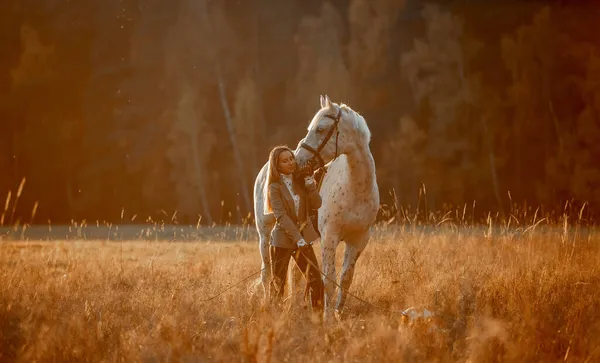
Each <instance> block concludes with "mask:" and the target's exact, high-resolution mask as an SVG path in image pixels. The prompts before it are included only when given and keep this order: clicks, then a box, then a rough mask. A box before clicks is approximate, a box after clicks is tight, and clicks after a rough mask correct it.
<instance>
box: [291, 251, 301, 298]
mask: <svg viewBox="0 0 600 363" xmlns="http://www.w3.org/2000/svg"><path fill="white" fill-rule="evenodd" d="M301 280H302V272H301V271H300V269H299V268H298V266H296V263H295V262H294V261H293V259H290V265H289V266H288V291H289V293H290V297H291V301H292V302H294V303H295V302H299V301H300V298H301V297H298V291H299V289H300V285H301Z"/></svg>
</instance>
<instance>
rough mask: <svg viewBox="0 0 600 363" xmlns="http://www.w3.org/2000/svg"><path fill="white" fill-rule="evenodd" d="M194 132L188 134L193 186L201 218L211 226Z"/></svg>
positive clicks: (195, 133)
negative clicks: (198, 198)
mask: <svg viewBox="0 0 600 363" xmlns="http://www.w3.org/2000/svg"><path fill="white" fill-rule="evenodd" d="M195 131H196V132H190V133H189V136H190V144H191V149H192V155H193V163H194V176H195V179H196V180H195V184H196V185H197V186H198V193H199V197H200V204H201V206H202V213H203V214H202V217H203V218H205V219H206V222H207V223H208V224H212V221H213V219H212V214H211V213H210V207H209V205H208V200H207V198H206V189H205V183H204V178H203V177H202V175H203V174H204V173H203V171H204V170H202V163H201V162H200V151H199V150H198V139H197V138H196V137H197V135H198V132H197V130H195Z"/></svg>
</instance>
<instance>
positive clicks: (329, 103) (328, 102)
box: [323, 95, 331, 107]
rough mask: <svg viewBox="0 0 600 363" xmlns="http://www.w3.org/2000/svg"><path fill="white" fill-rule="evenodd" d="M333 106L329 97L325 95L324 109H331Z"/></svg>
mask: <svg viewBox="0 0 600 363" xmlns="http://www.w3.org/2000/svg"><path fill="white" fill-rule="evenodd" d="M329 106H331V100H330V99H329V96H327V95H325V106H323V107H329Z"/></svg>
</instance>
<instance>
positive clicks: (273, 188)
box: [269, 183, 302, 243]
mask: <svg viewBox="0 0 600 363" xmlns="http://www.w3.org/2000/svg"><path fill="white" fill-rule="evenodd" d="M269 201H270V202H271V207H272V208H273V214H274V215H275V219H277V223H279V225H281V227H282V228H283V230H284V232H285V234H287V236H288V237H289V238H290V239H291V240H292V241H294V242H295V243H298V242H299V241H300V240H302V235H301V234H300V231H299V230H298V227H297V226H296V224H295V223H294V221H292V219H291V218H290V216H288V214H287V212H286V210H285V205H284V204H283V197H282V196H281V190H280V189H279V184H278V183H272V184H271V185H269Z"/></svg>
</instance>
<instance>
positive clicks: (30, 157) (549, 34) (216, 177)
mask: <svg viewBox="0 0 600 363" xmlns="http://www.w3.org/2000/svg"><path fill="white" fill-rule="evenodd" d="M2 4H3V5H1V6H0V7H1V8H2V10H1V11H0V43H1V44H2V56H1V57H0V126H1V127H0V150H1V152H0V202H1V203H2V206H3V207H4V205H5V204H6V205H7V206H8V205H10V208H3V210H4V209H8V210H6V211H5V213H4V219H3V224H9V223H10V224H13V223H17V222H19V221H20V223H30V224H46V223H49V222H50V223H53V224H55V223H69V222H70V221H73V220H76V221H81V220H87V222H88V223H92V222H93V223H96V222H95V221H97V220H98V221H100V222H101V223H102V222H103V221H107V222H119V221H123V220H126V221H127V222H128V223H145V222H149V221H159V220H167V221H177V222H178V223H189V224H196V223H197V222H198V220H199V218H200V216H201V220H200V222H201V223H202V224H213V223H217V224H221V223H240V222H251V221H252V186H253V183H254V178H255V176H256V174H257V173H258V171H259V169H260V168H261V167H262V165H263V164H264V163H265V162H266V161H267V157H268V152H269V150H270V149H271V148H272V147H273V146H275V145H278V144H288V145H289V146H291V147H295V146H296V144H297V143H298V141H299V140H300V139H301V138H302V137H303V136H304V135H305V133H306V126H307V124H308V122H309V120H310V119H311V118H312V116H313V115H314V114H315V113H316V112H317V111H318V109H319V96H320V95H321V94H323V95H325V94H327V95H329V97H330V98H331V99H332V100H333V101H334V102H343V103H346V104H348V105H349V106H350V107H352V108H353V109H354V110H356V111H358V112H359V113H360V114H361V115H363V116H364V117H365V119H366V121H367V122H368V124H369V127H370V129H371V132H372V134H373V137H372V141H371V150H372V152H373V155H374V157H375V162H376V165H377V175H378V184H379V188H380V192H381V200H382V211H389V213H388V212H385V213H381V215H382V219H386V218H389V217H390V216H391V215H393V214H395V213H396V211H398V210H400V209H401V210H403V211H413V212H412V213H414V211H415V210H417V208H419V207H420V206H421V205H426V208H427V209H426V210H428V211H440V212H443V211H445V210H454V209H457V210H463V208H464V206H468V210H469V211H473V212H472V213H473V216H472V218H473V220H474V221H477V220H481V219H482V218H485V216H486V215H488V213H499V214H501V215H508V214H510V213H511V211H513V210H515V209H520V210H529V209H531V210H532V211H533V210H536V209H537V208H539V210H540V213H541V214H544V213H545V214H548V215H552V214H553V213H554V214H555V215H558V214H560V213H563V210H564V209H565V208H567V209H569V210H570V211H571V210H572V213H573V214H579V213H580V212H581V211H582V208H583V211H584V212H585V217H584V218H588V219H590V220H591V219H593V218H594V216H595V215H597V213H598V211H599V210H600V207H599V206H600V38H599V37H598V19H600V6H597V5H593V4H592V3H591V2H564V1H562V2H560V1H554V2H542V1H500V0H499V1H466V0H464V1H429V2H424V1H415V0H406V1H398V0H349V1H341V0H336V1H316V0H288V1H277V0H245V1H240V0H239V1H233V0H221V1H216V0H212V1H210V0H172V1H159V0H118V1H117V0H103V1H91V0H80V1H67V0H36V1H32V0H3V1H2ZM588 4H589V5H588ZM240 161H241V162H240ZM15 201H17V203H16V204H15ZM5 202H6V203H5ZM474 203H475V204H476V207H474V206H473V204H474ZM13 206H14V208H15V210H14V213H12V211H11V208H13ZM421 210H425V209H423V208H421ZM390 213H391V214H390ZM425 213H426V212H425ZM532 213H533V212H532ZM594 213H596V214H594ZM541 214H540V215H541ZM423 218H427V216H426V215H425V216H423Z"/></svg>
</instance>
